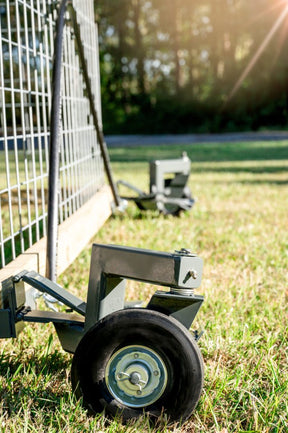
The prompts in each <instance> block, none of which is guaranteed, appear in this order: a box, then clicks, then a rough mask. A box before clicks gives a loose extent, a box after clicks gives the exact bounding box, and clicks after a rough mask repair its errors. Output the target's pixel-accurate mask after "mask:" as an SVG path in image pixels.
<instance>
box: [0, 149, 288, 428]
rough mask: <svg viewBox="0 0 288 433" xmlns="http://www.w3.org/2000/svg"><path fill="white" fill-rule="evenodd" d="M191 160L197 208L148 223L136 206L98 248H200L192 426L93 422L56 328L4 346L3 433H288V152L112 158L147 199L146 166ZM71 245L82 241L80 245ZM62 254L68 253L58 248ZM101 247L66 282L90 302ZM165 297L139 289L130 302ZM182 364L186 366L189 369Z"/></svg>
mask: <svg viewBox="0 0 288 433" xmlns="http://www.w3.org/2000/svg"><path fill="white" fill-rule="evenodd" d="M183 150H185V151H186V152H187V153H188V155H189V156H190V158H191V160H192V161H193V163H192V171H191V177H190V187H191V189H192V192H193V195H194V197H196V198H197V200H198V201H197V203H196V204H195V206H194V208H193V209H192V211H191V212H189V213H183V214H181V216H180V217H179V218H173V217H163V216H160V217H159V216H158V215H157V214H156V213H155V212H147V213H145V214H144V213H143V214H141V213H140V212H139V211H138V210H137V209H136V207H135V206H134V205H133V204H132V203H131V204H130V206H129V208H128V211H127V212H126V213H125V214H123V215H118V216H114V217H112V218H111V219H110V220H109V221H108V222H107V223H106V225H105V226H104V227H103V228H102V230H101V231H100V232H99V233H98V234H97V235H96V236H95V238H94V239H93V241H94V242H99V243H115V244H121V245H130V246H136V247H142V248H150V249H155V250H161V251H168V252H172V251H174V250H175V249H180V248H182V247H186V248H190V249H191V250H192V251H195V252H197V253H198V255H199V256H201V257H202V258H203V259H204V274H203V280H202V284H201V287H200V288H199V289H198V290H197V293H199V294H203V295H204V296H205V302H204V304H203V307H202V308H201V310H200V312H199V314H198V316H197V320H196V323H194V324H193V328H202V329H204V330H205V332H204V335H203V337H202V338H201V340H200V341H199V346H200V349H201V352H202V354H203V358H204V363H205V385H204V392H203V394H202V397H201V400H200V402H199V404H198V406H197V408H196V411H195V412H194V415H193V416H192V418H191V419H190V420H188V421H187V422H186V423H185V424H184V425H182V426H176V425H175V426H167V423H166V420H165V417H164V418H163V419H160V420H159V423H158V424H157V425H154V426H150V425H149V422H148V420H147V419H140V420H138V421H137V422H136V423H134V424H133V423H131V424H128V425H126V426H123V425H122V424H121V423H119V421H117V420H115V421H107V420H105V418H104V416H103V415H99V416H98V417H96V418H90V417H87V415H86V412H85V410H84V409H83V408H82V407H81V404H80V403H78V402H77V401H75V399H74V398H73V396H72V395H71V392H70V390H71V387H70V382H69V374H70V364H71V356H70V355H68V354H66V353H64V352H63V351H62V349H61V347H60V344H59V341H58V339H57V336H56V333H55V331H54V330H53V326H50V325H46V326H44V325H29V326H27V327H26V329H25V331H24V332H23V333H22V334H21V335H20V337H19V338H18V339H17V340H15V341H12V340H7V341H4V340H3V341H1V342H0V431H3V432H39V433H40V432H49V433H50V432H55V433H56V432H103V433H104V432H105V433H108V432H109V433H112V432H113V433H116V432H117V433H118V432H127V433H128V432H129V433H136V432H149V433H150V432H151V433H156V432H168V431H169V432H177V433H178V432H187V433H188V432H189V433H193V432H195V433H196V432H197V433H200V432H203V433H208V432H211V433H212V432H215V433H216V432H218V433H228V432H229V433H230V432H243V433H244V432H247V433H248V432H251V433H252V432H259V433H262V432H263V433H264V432H266V433H268V432H269V433H280V432H281V433H286V432H287V431H288V403H287V398H288V391H287V390H288V366H287V353H288V352H287V350H288V332H287V319H288V314H287V313H288V309H287V301H288V281H287V270H288V231H287V227H288V225H287V209H288V145H287V143H285V142H275V143H274V142H265V143H256V142H255V143H234V144H230V145H229V144H207V145H205V144H201V145H190V146H188V145H187V146H161V147H158V148H154V147H153V148H152V147H151V148H150V147H147V148H146V147H145V148H144V147H143V148H131V149H112V150H111V159H112V165H113V169H114V173H115V177H116V178H117V179H120V178H122V179H125V180H127V181H130V182H132V183H134V184H135V185H138V186H139V187H141V188H142V189H145V190H147V189H148V165H147V161H149V160H150V159H153V158H170V157H172V158H174V157H179V156H180V155H181V152H182V151H183ZM71 241H73V240H71ZM60 247H61V245H60ZM90 249H91V245H89V246H87V248H86V249H85V251H83V252H82V253H81V255H80V256H79V257H78V259H77V260H76V261H75V263H74V264H73V265H72V266H71V267H70V268H69V269H68V270H67V271H66V272H65V274H63V275H62V276H61V277H60V278H59V283H60V284H62V285H63V286H64V287H66V288H68V287H69V289H70V290H71V291H73V292H74V293H75V294H78V295H81V297H83V299H85V296H86V290H87V284H88V273H89V261H90ZM154 291H155V287H151V286H149V285H144V284H140V283H135V282H133V283H132V282H129V285H128V297H129V298H130V299H135V298H136V299H137V298H141V299H143V300H145V299H148V298H149V296H150V295H151V294H152V293H153V292H154ZM179 363H181V359H179Z"/></svg>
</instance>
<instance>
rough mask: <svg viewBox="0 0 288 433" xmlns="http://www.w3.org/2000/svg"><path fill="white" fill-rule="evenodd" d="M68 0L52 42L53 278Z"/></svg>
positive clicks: (51, 273) (52, 273) (49, 269)
mask: <svg viewBox="0 0 288 433" xmlns="http://www.w3.org/2000/svg"><path fill="white" fill-rule="evenodd" d="M66 4H67V0H62V2H61V3H60V6H59V12H58V19H57V24H56V34H55V42H54V59H53V78H52V88H53V90H52V91H53V94H52V104H51V124H50V149H49V187H48V189H49V192H48V230H47V261H46V276H47V278H49V279H50V280H52V281H56V277H57V235H58V184H59V147H60V143H59V141H60V131H59V130H60V120H61V69H62V62H61V60H62V46H63V30H64V19H65V11H66Z"/></svg>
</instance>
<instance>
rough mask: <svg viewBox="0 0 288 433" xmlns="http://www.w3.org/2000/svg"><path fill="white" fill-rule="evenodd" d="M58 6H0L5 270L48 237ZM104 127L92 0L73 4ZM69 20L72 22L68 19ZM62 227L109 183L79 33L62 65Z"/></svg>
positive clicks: (68, 39)
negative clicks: (77, 42) (88, 94)
mask: <svg viewBox="0 0 288 433" xmlns="http://www.w3.org/2000/svg"><path fill="white" fill-rule="evenodd" d="M57 5H58V2H57V1H53V0H48V1H47V0H41V1H40V0H16V1H9V0H7V1H0V30H1V37H0V167H1V171H0V210H1V216H0V247H1V257H0V267H3V266H5V264H7V263H8V262H9V261H11V260H13V259H15V257H16V256H17V255H19V254H20V253H23V252H24V251H25V250H26V249H27V248H29V247H30V246H32V245H33V244H34V243H35V242H37V241H38V240H39V239H40V238H41V237H43V236H45V235H46V224H47V186H48V151H49V118H50V107H51V78H52V77H51V75H52V56H53V51H54V48H53V38H54V34H53V32H54V31H55V23H56V18H57V11H56V9H57ZM73 5H74V8H75V9H76V12H77V20H78V22H79V25H80V29H81V38H82V42H83V45H84V48H85V57H86V59H87V62H88V70H89V74H90V78H91V84H92V87H93V93H94V96H95V103H96V106H97V111H98V115H99V119H100V121H101V100H100V83H99V64H98V35H97V27H96V26H95V24H94V21H93V16H94V11H93V0H74V2H73ZM68 18H69V17H68V15H67V19H68ZM61 86H62V132H61V137H60V138H61V140H60V142H61V145H60V147H61V149H60V152H61V154H60V160H61V164H60V165H61V168H60V183H61V185H60V188H59V191H60V194H59V195H60V198H59V220H60V222H62V221H64V220H65V219H66V218H68V217H69V216H70V215H72V214H73V213H74V212H75V211H76V210H77V209H79V208H80V207H81V206H82V205H83V204H84V203H85V202H86V201H87V200H88V199H89V198H90V197H92V196H93V195H94V194H95V192H97V190H99V188H100V187H101V186H102V185H103V183H104V171H103V164H102V158H101V155H100V149H99V146H98V143H97V137H96V132H95V129H94V126H93V122H92V119H91V113H90V109H89V103H88V100H87V97H86V95H85V85H84V81H83V77H82V74H81V68H80V64H79V58H78V56H77V49H76V47H75V40H74V35H73V30H72V29H71V27H69V25H66V27H65V32H64V46H63V66H62V83H61Z"/></svg>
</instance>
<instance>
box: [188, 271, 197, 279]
mask: <svg viewBox="0 0 288 433" xmlns="http://www.w3.org/2000/svg"><path fill="white" fill-rule="evenodd" d="M189 275H190V277H192V278H193V279H194V280H196V278H197V276H198V274H197V271H195V269H192V270H191V271H189Z"/></svg>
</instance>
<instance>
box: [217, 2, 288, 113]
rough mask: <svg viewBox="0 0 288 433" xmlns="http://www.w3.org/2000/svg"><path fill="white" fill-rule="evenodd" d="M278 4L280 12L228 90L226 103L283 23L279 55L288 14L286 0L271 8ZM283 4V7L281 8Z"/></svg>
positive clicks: (287, 22) (285, 35) (284, 35)
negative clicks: (230, 89)
mask: <svg viewBox="0 0 288 433" xmlns="http://www.w3.org/2000/svg"><path fill="white" fill-rule="evenodd" d="M280 6H281V12H280V15H279V17H278V18H277V20H276V21H275V23H274V24H273V26H272V27H271V29H270V31H269V32H268V33H267V35H266V37H265V38H264V40H263V42H262V43H261V45H260V46H259V48H258V49H257V51H256V53H255V54H254V56H253V57H252V59H251V60H250V62H249V64H248V65H247V67H246V68H245V70H244V71H243V73H242V74H241V76H240V78H239V79H238V80H237V82H236V84H235V86H234V87H233V89H232V91H231V92H230V94H229V96H228V98H227V101H226V104H227V103H228V102H229V101H230V100H231V99H232V98H233V97H234V96H235V94H236V93H237V92H238V90H239V89H240V87H241V85H242V83H243V81H244V80H245V79H246V78H247V76H248V75H249V74H250V72H251V71H252V69H253V68H254V66H255V65H256V63H257V62H258V60H259V58H260V57H261V55H262V54H263V52H264V51H265V50H266V48H267V46H268V45H269V43H270V41H271V40H272V38H273V37H274V35H275V34H276V32H277V31H278V30H279V29H280V28H281V26H282V25H283V26H284V27H283V31H282V33H281V36H280V40H279V45H278V50H277V55H278V56H279V54H280V52H281V49H282V47H283V44H284V42H285V39H287V36H288V20H286V19H287V16H288V0H280V1H278V2H277V3H276V5H274V7H273V9H274V8H275V7H280ZM283 6H284V8H283ZM270 11H271V8H269V12H270ZM267 12H268V11H267V10H266V11H264V12H263V13H267ZM258 18H259V16H258ZM285 20H286V22H285ZM276 60H277V57H275V58H274V63H275V62H276ZM226 104H225V105H226Z"/></svg>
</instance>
